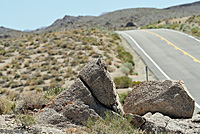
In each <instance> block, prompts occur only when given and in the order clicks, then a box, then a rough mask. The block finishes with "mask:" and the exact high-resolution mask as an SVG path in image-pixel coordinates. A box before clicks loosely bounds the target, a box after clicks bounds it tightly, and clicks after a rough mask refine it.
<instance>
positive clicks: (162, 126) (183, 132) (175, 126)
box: [140, 113, 200, 134]
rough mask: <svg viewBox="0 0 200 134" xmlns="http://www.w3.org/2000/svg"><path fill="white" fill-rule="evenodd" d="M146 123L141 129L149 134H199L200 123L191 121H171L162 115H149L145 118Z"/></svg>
mask: <svg viewBox="0 0 200 134" xmlns="http://www.w3.org/2000/svg"><path fill="white" fill-rule="evenodd" d="M143 117H144V118H145V120H146V122H145V123H144V124H143V125H142V126H141V127H140V128H141V129H142V130H145V131H146V133H148V134H158V133H159V134H160V133H163V134H194V133H195V134H199V133H200V123H194V122H192V121H191V119H171V118H170V117H168V116H164V115H163V114H161V113H155V114H152V113H147V114H145V115H144V116H143Z"/></svg>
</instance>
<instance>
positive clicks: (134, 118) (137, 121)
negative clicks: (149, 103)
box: [126, 113, 146, 128]
mask: <svg viewBox="0 0 200 134" xmlns="http://www.w3.org/2000/svg"><path fill="white" fill-rule="evenodd" d="M126 117H127V118H131V124H132V125H133V126H135V127H137V128H139V127H140V126H142V124H144V123H145V121H146V120H145V118H144V117H142V116H140V115H136V114H131V113H128V114H126Z"/></svg>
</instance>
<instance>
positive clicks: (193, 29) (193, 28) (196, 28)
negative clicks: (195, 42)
mask: <svg viewBox="0 0 200 134" xmlns="http://www.w3.org/2000/svg"><path fill="white" fill-rule="evenodd" d="M199 30H200V29H199V27H197V26H193V27H192V28H191V32H192V34H196V33H198V32H199Z"/></svg>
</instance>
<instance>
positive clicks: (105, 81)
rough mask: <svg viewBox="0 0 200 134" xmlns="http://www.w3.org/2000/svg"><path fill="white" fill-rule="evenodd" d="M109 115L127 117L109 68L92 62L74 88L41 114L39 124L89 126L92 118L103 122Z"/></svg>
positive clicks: (73, 85)
mask: <svg viewBox="0 0 200 134" xmlns="http://www.w3.org/2000/svg"><path fill="white" fill-rule="evenodd" d="M106 87H108V88H106ZM97 89H98V91H97ZM105 96H106V97H105ZM107 111H113V112H118V113H123V109H122V107H121V104H120V103H119V98H118V95H117V94H116V91H115V86H114V83H113V82H112V79H111V78H110V76H109V74H108V72H107V70H106V67H105V66H104V64H103V63H101V64H100V65H98V64H96V61H92V62H90V63H89V64H88V65H86V66H85V67H84V68H83V70H82V71H81V72H80V74H79V78H77V80H76V81H75V83H74V84H72V85H71V86H70V87H69V88H68V89H66V90H65V91H63V92H62V93H61V94H59V95H58V96H57V97H56V98H54V99H53V100H52V101H51V102H49V103H48V104H47V105H46V107H45V108H44V109H43V110H42V111H40V112H39V116H38V120H39V121H38V122H40V123H43V124H52V125H55V126H57V127H66V126H69V125H87V120H88V118H101V116H103V115H104V113H105V112H107Z"/></svg>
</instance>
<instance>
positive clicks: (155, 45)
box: [118, 29, 200, 112]
mask: <svg viewBox="0 0 200 134" xmlns="http://www.w3.org/2000/svg"><path fill="white" fill-rule="evenodd" d="M118 33H119V34H121V35H122V36H123V37H124V38H125V39H126V40H127V41H128V43H129V45H130V46H131V47H132V48H133V49H134V50H135V51H136V52H137V53H138V54H139V55H140V56H141V57H142V59H143V60H144V62H145V63H146V64H147V65H148V66H149V68H150V69H151V71H152V72H153V73H154V74H155V76H156V77H157V78H158V79H159V80H165V79H177V80H183V81H184V83H185V85H186V87H187V89H188V90H189V92H190V94H191V95H192V97H193V98H194V99H195V101H196V102H195V105H196V108H195V112H197V110H199V109H200V106H199V104H200V41H199V40H197V39H196V38H194V37H192V36H189V35H186V34H184V33H181V32H178V31H173V30H167V29H154V30H131V31H120V32H118Z"/></svg>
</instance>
